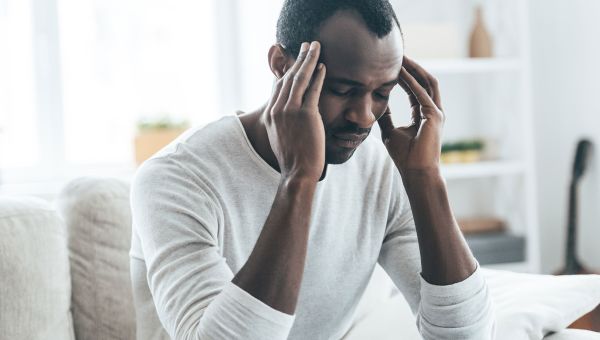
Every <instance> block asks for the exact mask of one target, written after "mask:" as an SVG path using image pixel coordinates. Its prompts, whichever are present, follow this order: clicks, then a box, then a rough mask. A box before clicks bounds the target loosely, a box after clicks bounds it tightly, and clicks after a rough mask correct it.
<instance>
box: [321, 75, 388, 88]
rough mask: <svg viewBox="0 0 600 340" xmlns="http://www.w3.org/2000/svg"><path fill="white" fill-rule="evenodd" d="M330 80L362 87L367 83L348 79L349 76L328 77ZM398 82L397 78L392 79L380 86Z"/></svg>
mask: <svg viewBox="0 0 600 340" xmlns="http://www.w3.org/2000/svg"><path fill="white" fill-rule="evenodd" d="M328 81H329V82H334V83H341V84H346V85H351V86H360V87H366V86H365V84H363V83H361V82H359V81H356V80H352V79H347V78H338V77H331V78H329V79H328ZM397 83H398V81H397V80H396V79H394V80H390V81H388V82H386V83H383V84H381V86H379V87H386V86H390V85H396V84H397Z"/></svg>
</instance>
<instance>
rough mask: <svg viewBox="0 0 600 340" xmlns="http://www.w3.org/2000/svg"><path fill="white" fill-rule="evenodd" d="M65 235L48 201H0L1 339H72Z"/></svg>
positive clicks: (12, 198) (29, 199) (14, 199)
mask: <svg viewBox="0 0 600 340" xmlns="http://www.w3.org/2000/svg"><path fill="white" fill-rule="evenodd" d="M66 235H67V233H66V230H65V225H64V224H63V223H62V221H61V220H60V218H59V216H58V214H57V213H56V212H55V211H54V210H53V209H52V207H51V206H50V205H49V204H48V203H47V202H44V201H42V200H39V199H34V198H24V197H22V198H16V197H10V198H9V197H0V339H11V340H46V339H59V340H72V339H73V326H72V320H71V312H70V310H69V307H70V304H71V282H70V277H69V258H68V253H67V236H66Z"/></svg>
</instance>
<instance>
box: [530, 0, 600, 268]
mask: <svg viewBox="0 0 600 340" xmlns="http://www.w3.org/2000/svg"><path fill="white" fill-rule="evenodd" d="M599 16H600V2H598V1H592V0H532V8H531V25H532V26H531V28H532V44H533V46H532V63H533V86H534V105H535V107H534V108H535V124H536V136H535V138H536V152H537V160H536V165H537V173H538V174H539V178H538V183H537V184H538V193H539V214H540V228H541V232H540V235H541V240H540V241H541V242H540V243H541V251H542V256H541V258H542V270H543V271H544V272H553V271H555V270H557V269H558V268H560V267H561V266H562V264H563V262H564V260H563V257H564V249H565V230H566V218H567V204H568V198H567V197H568V196H567V190H568V183H569V178H570V172H571V168H572V162H573V153H574V149H575V144H576V141H577V139H578V138H579V137H581V136H587V137H589V138H590V139H591V140H592V141H593V142H594V143H595V144H596V145H598V146H600V84H599V83H598V81H599V80H600V44H599V43H598V41H600V40H599V39H600V38H599V37H600V21H599V20H598V19H599ZM598 150H600V148H598V147H597V148H596V151H595V152H594V153H593V160H592V162H591V164H590V165H591V168H590V169H589V170H590V171H589V173H588V174H587V175H586V177H585V178H584V179H583V181H582V183H581V189H580V196H579V197H580V209H579V212H580V215H579V216H580V220H579V227H580V233H579V237H578V241H579V255H580V257H581V259H582V260H583V262H585V263H586V264H587V265H588V266H589V267H592V268H596V269H597V270H600V167H599V164H600V160H598V158H599V157H600V152H598Z"/></svg>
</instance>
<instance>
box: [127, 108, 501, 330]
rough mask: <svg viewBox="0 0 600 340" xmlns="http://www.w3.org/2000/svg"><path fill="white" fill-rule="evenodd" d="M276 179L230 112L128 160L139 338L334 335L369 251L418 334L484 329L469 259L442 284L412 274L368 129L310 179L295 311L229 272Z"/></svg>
mask: <svg viewBox="0 0 600 340" xmlns="http://www.w3.org/2000/svg"><path fill="white" fill-rule="evenodd" d="M279 180H280V174H279V173H278V172H277V171H275V170H274V169H273V168H271V167H270V166H269V165H268V164H267V163H266V162H265V161H264V160H263V159H262V158H261V157H260V156H259V155H258V154H257V153H256V151H255V150H254V149H253V147H252V145H251V144H250V141H249V140H248V138H247V136H246V134H245V132H244V129H243V126H242V124H241V122H240V120H239V118H238V117H237V116H227V117H224V118H222V119H220V120H218V121H216V122H214V123H211V124H209V125H207V126H205V127H203V128H201V129H192V130H190V131H188V132H187V133H185V134H184V135H183V136H182V137H181V138H179V139H178V140H177V141H175V142H174V143H172V144H171V145H169V146H168V147H167V148H165V149H164V150H162V151H161V152H160V153H159V154H157V155H155V156H154V157H153V158H152V159H151V160H149V161H147V162H146V163H145V164H144V165H143V166H142V167H141V168H140V169H139V170H138V173H137V174H136V177H135V180H134V183H133V185H132V195H131V204H132V213H133V240H132V247H131V253H130V255H131V271H132V280H133V285H134V300H135V304H136V313H137V322H138V327H137V332H138V339H144V340H148V339H168V337H169V336H170V337H171V338H172V339H177V340H179V339H211V340H213V339H215V340H217V339H226V340H233V339H246V340H251V339H275V340H278V339H281V340H283V339H301V340H307V339H308V340H318V339H339V338H341V337H342V336H343V335H344V334H345V333H346V331H347V330H348V328H349V326H350V324H351V322H352V317H353V312H354V310H355V309H356V306H357V304H358V302H359V300H360V298H361V296H362V294H363V292H364V290H365V288H366V286H367V283H368V281H369V278H370V276H371V273H372V271H373V269H374V267H375V265H376V263H379V264H381V266H382V267H383V268H384V269H385V271H386V272H387V273H388V275H389V276H390V277H391V278H392V280H393V282H394V283H395V285H396V286H397V287H398V288H399V290H400V291H401V292H402V294H403V295H404V296H405V298H406V300H407V301H408V302H409V304H410V306H411V308H412V310H413V312H414V313H415V314H416V316H417V324H418V327H419V329H420V331H421V333H422V335H423V337H424V338H425V339H453V340H456V339H477V340H484V339H491V338H493V333H494V320H493V308H492V304H491V300H490V296H489V292H488V288H487V285H486V283H485V280H484V279H483V277H482V275H481V273H480V270H479V269H478V270H476V271H475V273H473V274H472V275H471V276H470V277H469V278H467V279H466V280H464V281H462V282H459V283H456V284H453V285H449V286H435V285H432V284H429V283H427V282H426V281H425V280H424V279H423V278H422V277H421V275H420V272H421V262H420V255H419V248H418V247H419V245H418V242H417V236H416V232H415V225H414V222H413V217H412V213H411V209H410V205H409V202H408V199H407V197H406V193H405V191H404V188H403V185H402V182H401V178H400V176H399V173H398V170H397V169H396V168H395V166H394V164H393V162H392V161H391V159H390V158H389V156H388V154H387V151H386V150H385V148H384V147H383V145H382V143H381V142H380V141H379V140H376V139H375V137H369V138H367V140H366V141H365V142H364V143H363V145H361V146H360V147H359V148H358V149H357V150H356V152H355V154H354V156H353V157H352V158H351V159H350V160H349V161H347V162H346V163H344V164H341V165H333V166H329V169H328V172H327V176H326V177H325V179H324V180H322V181H320V182H319V183H318V184H317V189H316V192H315V195H314V203H313V209H312V216H311V224H310V232H309V241H308V253H307V257H306V264H305V269H304V276H303V279H302V285H301V288H300V295H299V298H298V304H297V308H296V313H295V314H294V315H288V314H286V313H282V312H280V311H277V310H275V309H273V308H271V307H270V306H268V305H266V304H264V303H263V302H262V301H260V300H258V299H256V298H254V297H253V296H252V295H250V294H248V293H247V292H245V291H244V290H242V289H241V288H239V287H237V286H236V285H234V284H233V283H231V279H232V278H233V277H234V275H235V273H237V272H238V271H239V270H240V268H241V267H242V266H243V265H244V264H245V262H246V260H247V259H248V257H249V255H250V253H251V252H252V249H253V247H254V245H255V243H256V241H257V239H258V236H259V234H260V232H261V229H262V227H263V225H264V223H265V221H266V218H267V216H268V214H269V212H270V210H271V205H272V203H273V199H274V198H275V194H276V191H277V187H278V184H279ZM264 265H267V266H268V265H269V264H268V263H265V264H264ZM167 334H168V335H167Z"/></svg>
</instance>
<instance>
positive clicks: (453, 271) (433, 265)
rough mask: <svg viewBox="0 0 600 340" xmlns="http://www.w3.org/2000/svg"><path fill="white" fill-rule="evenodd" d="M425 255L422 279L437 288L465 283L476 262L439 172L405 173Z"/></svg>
mask: <svg viewBox="0 0 600 340" xmlns="http://www.w3.org/2000/svg"><path fill="white" fill-rule="evenodd" d="M402 179H403V183H404V187H405V189H406V193H407V195H408V198H409V201H410V205H411V209H412V213H413V218H414V221H415V227H416V231H417V237H418V240H419V249H420V253H421V265H422V275H423V278H424V279H425V280H427V281H428V282H429V283H431V284H435V285H448V284H453V283H456V282H460V281H463V280H464V279H466V278H468V277H469V276H470V275H471V274H472V273H473V272H474V271H475V269H476V262H475V259H474V258H473V255H472V254H471V251H470V249H469V247H468V246H467V243H466V241H465V239H464V237H463V235H462V233H461V231H460V229H459V227H458V224H457V223H456V220H455V219H454V215H453V213H452V210H451V208H450V203H449V201H448V193H447V190H446V184H445V182H444V179H443V177H442V176H441V174H440V171H439V169H432V170H429V171H413V172H407V171H405V172H403V173H402Z"/></svg>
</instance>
